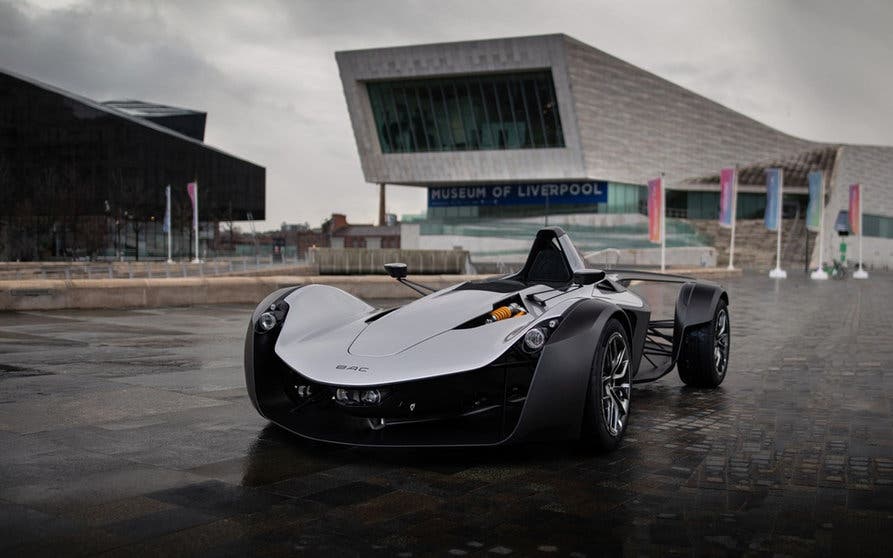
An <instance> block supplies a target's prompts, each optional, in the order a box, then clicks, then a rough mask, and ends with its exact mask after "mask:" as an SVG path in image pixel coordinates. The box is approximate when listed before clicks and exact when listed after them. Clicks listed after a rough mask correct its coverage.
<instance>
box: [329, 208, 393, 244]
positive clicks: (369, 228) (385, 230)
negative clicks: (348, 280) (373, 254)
mask: <svg viewBox="0 0 893 558" xmlns="http://www.w3.org/2000/svg"><path fill="white" fill-rule="evenodd" d="M322 229H323V232H325V233H327V234H328V237H329V246H330V247H331V248H369V249H378V248H400V226H399V225H397V224H394V225H385V226H378V225H367V224H364V225H351V224H349V223H348V222H347V217H346V216H345V215H343V214H341V213H333V214H332V217H331V219H329V220H328V221H326V223H324V224H323V227H322Z"/></svg>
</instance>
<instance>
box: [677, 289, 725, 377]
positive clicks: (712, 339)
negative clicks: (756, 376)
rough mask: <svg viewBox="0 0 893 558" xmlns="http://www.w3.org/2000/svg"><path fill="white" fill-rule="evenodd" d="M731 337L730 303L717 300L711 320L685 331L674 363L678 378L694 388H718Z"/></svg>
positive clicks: (723, 373)
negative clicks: (676, 361) (677, 370)
mask: <svg viewBox="0 0 893 558" xmlns="http://www.w3.org/2000/svg"><path fill="white" fill-rule="evenodd" d="M730 340H731V323H730V321H729V305H728V303H727V302H726V301H725V300H722V299H720V300H719V303H717V305H716V311H715V312H714V314H713V320H712V321H711V322H710V323H707V324H704V325H702V326H699V327H697V328H693V329H689V330H688V331H686V332H685V337H684V338H683V339H682V350H681V352H680V355H679V362H678V363H677V366H678V368H679V378H680V379H682V381H683V382H685V384H686V385H689V386H693V387H706V388H714V387H717V386H718V385H719V384H721V383H722V381H723V380H724V379H725V377H726V370H727V369H728V367H729V346H730Z"/></svg>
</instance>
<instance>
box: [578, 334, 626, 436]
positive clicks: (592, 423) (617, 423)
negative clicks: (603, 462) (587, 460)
mask: <svg viewBox="0 0 893 558" xmlns="http://www.w3.org/2000/svg"><path fill="white" fill-rule="evenodd" d="M631 371H632V367H631V366H630V348H629V339H628V336H627V334H626V330H625V329H624V328H623V325H621V323H620V322H619V321H618V320H616V319H612V320H610V321H609V322H608V323H607V324H606V325H605V329H604V330H603V331H602V334H601V338H600V339H599V343H598V345H597V347H596V352H595V359H594V360H593V365H592V371H591V373H590V378H589V393H588V395H587V398H586V411H585V413H584V416H583V428H582V436H581V437H582V441H583V442H584V443H585V444H586V446H587V447H588V448H590V449H594V450H596V451H610V450H613V449H614V448H616V447H617V446H618V445H619V444H620V440H621V439H622V438H623V433H624V432H626V426H627V424H628V423H629V411H630V406H629V404H630V392H631V389H630V387H631V377H630V374H631Z"/></svg>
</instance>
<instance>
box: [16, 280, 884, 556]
mask: <svg viewBox="0 0 893 558" xmlns="http://www.w3.org/2000/svg"><path fill="white" fill-rule="evenodd" d="M725 282H726V284H727V286H728V288H729V290H730V295H731V301H732V302H731V312H732V320H733V321H732V327H733V329H732V331H733V337H732V356H731V366H730V370H729V373H728V377H727V380H726V382H725V383H724V384H723V385H722V386H721V387H720V388H719V389H717V390H712V391H699V390H691V389H688V388H685V387H684V386H683V385H682V383H681V382H680V381H679V379H678V377H677V376H676V374H675V372H674V373H673V374H671V375H669V376H667V377H665V378H664V379H662V380H660V381H658V382H655V383H651V384H645V385H640V386H637V387H636V388H635V390H634V392H633V416H632V420H631V423H630V426H629V429H628V431H627V437H626V439H625V442H624V444H623V445H622V447H621V448H620V449H619V450H618V451H616V452H614V453H612V454H609V455H604V456H591V455H587V454H585V453H582V452H579V451H578V450H577V449H575V448H574V447H573V445H570V444H566V443H557V442H556V443H552V444H537V445H529V446H521V447H514V448H503V449H495V450H487V451H481V450H436V451H435V450H427V451H420V450H413V451H403V450H397V451H395V450H388V451H374V450H360V449H350V448H340V447H329V446H326V445H320V444H312V443H307V442H303V441H301V440H299V439H297V438H296V437H294V436H291V435H289V434H286V433H283V432H282V431H280V430H279V429H277V428H276V427H273V426H270V425H269V424H268V423H267V422H266V421H265V420H264V419H262V418H261V417H260V416H258V415H257V414H256V413H255V411H254V409H253V408H252V407H251V404H250V403H249V401H248V398H247V396H246V394H245V391H244V379H243V376H242V368H241V358H242V354H241V351H242V339H243V335H244V331H245V328H246V326H247V320H248V314H249V312H250V310H251V306H249V305H209V306H193V307H180V308H153V309H137V310H116V309H110V310H62V311H27V312H8V313H0V555H4V556H30V555H45V554H51V555H54V556H87V555H103V556H108V555H112V556H114V555H126V556H143V555H152V556H157V555H177V556H180V555H202V556H244V555H250V554H258V555H277V556H278V555H289V556H294V555H298V556H300V555H307V556H318V555H326V556H329V557H338V556H393V557H398V556H399V557H406V556H466V555H467V556H505V555H512V556H540V555H542V556H572V557H577V558H579V557H581V556H601V555H624V556H664V555H677V554H681V555H709V556H770V555H771V556H776V555H787V556H807V555H808V556H815V555H818V556H889V550H890V543H893V398H891V395H893V372H891V369H893V333H891V332H893V275H889V274H886V275H885V274H880V273H877V274H873V275H872V277H871V279H870V280H868V281H854V280H849V281H840V282H838V281H828V282H823V283H815V282H810V281H809V280H807V279H805V278H802V277H800V276H799V275H797V276H794V274H793V273H792V277H791V278H790V279H788V280H786V281H783V282H775V281H772V280H769V279H768V278H765V277H763V276H762V275H760V276H757V275H744V276H742V277H733V278H729V279H726V280H725ZM648 294H650V295H652V296H655V297H656V298H659V299H661V300H662V301H663V303H662V304H663V305H662V308H663V311H666V307H667V305H666V303H669V302H671V301H672V293H671V292H669V291H660V292H658V291H656V290H651V291H649V292H648ZM385 304H393V301H387V302H385Z"/></svg>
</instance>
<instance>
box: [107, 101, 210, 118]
mask: <svg viewBox="0 0 893 558" xmlns="http://www.w3.org/2000/svg"><path fill="white" fill-rule="evenodd" d="M102 104H103V105H104V106H107V107H112V108H114V109H117V110H120V111H121V112H124V113H127V114H129V115H130V116H137V117H140V118H163V117H165V116H187V115H196V114H207V113H206V112H203V111H198V110H192V109H187V108H180V107H172V106H169V105H162V104H159V103H149V102H146V101H137V100H135V99H124V100H118V101H104V102H103V103H102Z"/></svg>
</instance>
